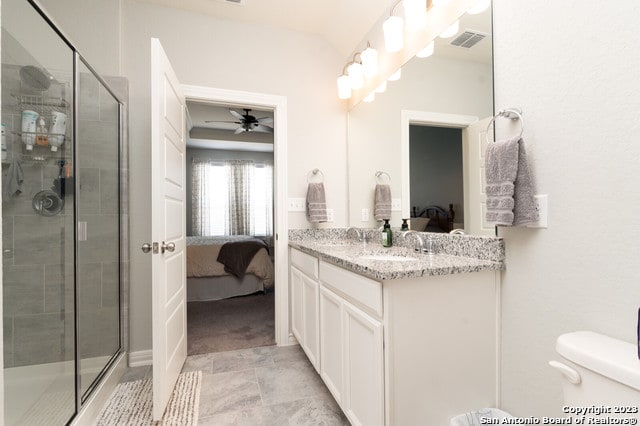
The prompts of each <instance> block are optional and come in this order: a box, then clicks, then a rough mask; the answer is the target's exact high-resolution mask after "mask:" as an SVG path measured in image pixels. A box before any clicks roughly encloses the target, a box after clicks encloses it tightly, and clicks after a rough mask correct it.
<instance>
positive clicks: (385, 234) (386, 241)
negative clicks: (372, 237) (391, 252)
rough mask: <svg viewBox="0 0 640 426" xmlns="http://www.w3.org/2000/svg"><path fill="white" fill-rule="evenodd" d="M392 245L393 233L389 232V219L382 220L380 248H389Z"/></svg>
mask: <svg viewBox="0 0 640 426" xmlns="http://www.w3.org/2000/svg"><path fill="white" fill-rule="evenodd" d="M392 245H393V233H392V231H391V225H389V219H385V220H384V226H383V227H382V246H383V247H391V246H392Z"/></svg>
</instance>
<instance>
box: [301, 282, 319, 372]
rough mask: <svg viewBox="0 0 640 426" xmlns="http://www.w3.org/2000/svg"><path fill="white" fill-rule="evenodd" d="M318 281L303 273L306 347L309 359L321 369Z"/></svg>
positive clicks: (316, 367)
mask: <svg viewBox="0 0 640 426" xmlns="http://www.w3.org/2000/svg"><path fill="white" fill-rule="evenodd" d="M319 287H320V286H319V285H318V282H317V281H314V280H312V279H311V278H309V277H308V276H306V275H302V300H303V303H304V310H303V315H304V349H305V352H306V353H307V356H308V357H309V361H311V364H313V366H314V367H315V369H316V371H318V372H319V371H320V363H319V360H320V359H319V358H318V355H319V352H320V331H319V326H320V318H319V309H320V306H319V304H320V295H319Z"/></svg>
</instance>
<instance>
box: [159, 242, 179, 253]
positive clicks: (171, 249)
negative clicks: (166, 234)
mask: <svg viewBox="0 0 640 426" xmlns="http://www.w3.org/2000/svg"><path fill="white" fill-rule="evenodd" d="M165 250H166V251H169V252H174V251H175V250H176V243H165V242H164V241H163V242H162V245H161V246H160V251H161V252H162V253H164V251H165Z"/></svg>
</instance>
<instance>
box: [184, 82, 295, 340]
mask: <svg viewBox="0 0 640 426" xmlns="http://www.w3.org/2000/svg"><path fill="white" fill-rule="evenodd" d="M182 90H183V92H184V96H185V98H186V100H192V101H202V102H211V103H221V104H241V105H251V106H256V107H266V108H269V109H273V116H274V127H273V161H274V177H275V179H274V191H273V193H274V212H273V216H274V219H275V235H274V255H275V265H274V269H275V271H274V273H275V279H274V291H275V339H276V345H278V346H283V345H289V344H292V342H291V341H290V339H289V291H288V289H289V279H288V271H287V264H288V262H287V261H286V259H288V252H287V247H288V240H289V238H288V232H289V222H288V216H287V193H288V192H287V179H286V177H287V98H286V96H279V95H269V94H264V93H253V92H244V91H238V90H228V89H219V88H214V87H205V86H193V85H187V84H183V85H182Z"/></svg>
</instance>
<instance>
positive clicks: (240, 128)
mask: <svg viewBox="0 0 640 426" xmlns="http://www.w3.org/2000/svg"><path fill="white" fill-rule="evenodd" d="M246 131H247V130H246V129H245V128H244V126H240V127H238V128H237V129H236V131H235V132H233V134H234V135H239V134H240V133H242V132H246Z"/></svg>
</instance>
